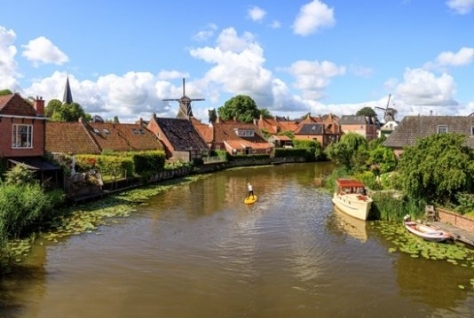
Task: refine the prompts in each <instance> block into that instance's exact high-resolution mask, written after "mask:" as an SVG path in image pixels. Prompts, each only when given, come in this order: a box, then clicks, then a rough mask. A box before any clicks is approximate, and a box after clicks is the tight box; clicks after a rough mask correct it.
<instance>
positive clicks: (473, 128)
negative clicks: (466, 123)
mask: <svg viewBox="0 0 474 319" xmlns="http://www.w3.org/2000/svg"><path fill="white" fill-rule="evenodd" d="M471 136H474V126H471Z"/></svg>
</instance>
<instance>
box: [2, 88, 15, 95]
mask: <svg viewBox="0 0 474 319" xmlns="http://www.w3.org/2000/svg"><path fill="white" fill-rule="evenodd" d="M9 94H13V92H12V91H10V90H9V89H3V90H0V96H2V95H9Z"/></svg>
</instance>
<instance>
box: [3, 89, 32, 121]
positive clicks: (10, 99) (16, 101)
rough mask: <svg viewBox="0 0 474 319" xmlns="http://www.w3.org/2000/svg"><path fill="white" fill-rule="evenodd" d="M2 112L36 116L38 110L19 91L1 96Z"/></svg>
mask: <svg viewBox="0 0 474 319" xmlns="http://www.w3.org/2000/svg"><path fill="white" fill-rule="evenodd" d="M0 114H4V115H17V116H36V110H35V108H34V107H33V105H31V103H28V102H27V101H26V100H25V99H24V98H22V97H21V95H20V94H18V93H13V94H8V95H3V96H0Z"/></svg>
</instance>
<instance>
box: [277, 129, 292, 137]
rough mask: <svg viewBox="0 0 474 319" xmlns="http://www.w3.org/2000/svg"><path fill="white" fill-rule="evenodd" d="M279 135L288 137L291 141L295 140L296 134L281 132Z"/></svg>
mask: <svg viewBox="0 0 474 319" xmlns="http://www.w3.org/2000/svg"><path fill="white" fill-rule="evenodd" d="M277 135H285V136H287V137H289V138H291V139H294V138H295V132H293V131H281V132H279V133H278V134H277Z"/></svg>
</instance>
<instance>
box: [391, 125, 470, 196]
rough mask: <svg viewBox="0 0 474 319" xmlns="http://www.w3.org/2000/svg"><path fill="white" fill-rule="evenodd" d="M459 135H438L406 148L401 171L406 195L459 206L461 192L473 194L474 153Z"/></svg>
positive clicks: (399, 165) (400, 165) (400, 166)
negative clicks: (458, 198)
mask: <svg viewBox="0 0 474 319" xmlns="http://www.w3.org/2000/svg"><path fill="white" fill-rule="evenodd" d="M465 142H466V136H464V135H461V134H458V133H443V134H434V135H431V136H429V137H426V138H424V139H420V140H418V141H417V143H416V144H415V145H414V146H410V147H405V148H404V150H403V154H402V157H401V159H400V162H399V164H398V168H397V171H398V172H399V174H400V176H401V181H402V188H403V191H404V193H405V194H406V195H407V196H409V197H411V198H414V199H425V200H426V201H428V202H437V203H444V204H445V203H449V202H451V203H455V202H456V195H457V194H458V193H460V192H468V193H472V192H473V190H474V184H473V180H472V176H474V151H473V150H472V149H470V148H469V147H467V146H466V145H465Z"/></svg>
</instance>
